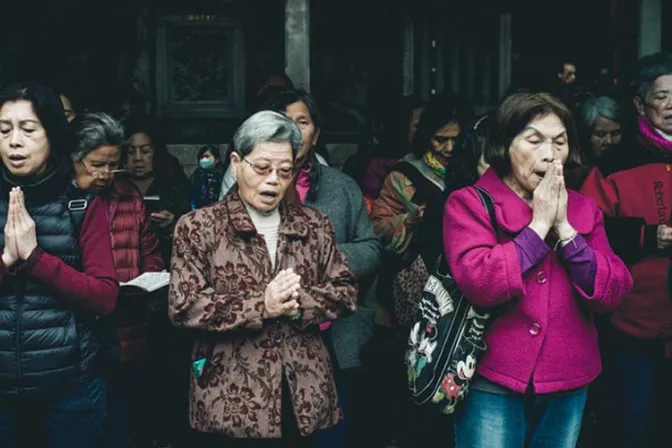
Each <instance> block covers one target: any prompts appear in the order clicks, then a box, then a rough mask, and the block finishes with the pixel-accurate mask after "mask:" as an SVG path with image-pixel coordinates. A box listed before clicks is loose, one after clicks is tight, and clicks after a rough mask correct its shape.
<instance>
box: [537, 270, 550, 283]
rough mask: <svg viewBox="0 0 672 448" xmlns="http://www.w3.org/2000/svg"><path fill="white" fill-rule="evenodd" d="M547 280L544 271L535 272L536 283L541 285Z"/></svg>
mask: <svg viewBox="0 0 672 448" xmlns="http://www.w3.org/2000/svg"><path fill="white" fill-rule="evenodd" d="M547 281H548V278H547V277H546V273H545V272H544V271H539V272H538V273H537V283H539V284H540V285H543V284H544V283H546V282H547Z"/></svg>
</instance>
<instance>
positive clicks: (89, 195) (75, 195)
mask: <svg viewBox="0 0 672 448" xmlns="http://www.w3.org/2000/svg"><path fill="white" fill-rule="evenodd" d="M95 196H96V195H95V193H93V192H92V191H88V190H81V189H79V188H71V189H69V190H68V197H69V199H70V200H69V201H68V211H69V212H70V219H71V220H72V225H73V227H74V228H75V236H76V237H77V240H78V242H79V233H80V231H81V230H82V222H84V216H86V210H87V209H88V208H89V204H90V203H91V201H92V200H93V198H94V197H95Z"/></svg>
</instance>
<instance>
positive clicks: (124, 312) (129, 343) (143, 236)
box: [102, 180, 164, 362]
mask: <svg viewBox="0 0 672 448" xmlns="http://www.w3.org/2000/svg"><path fill="white" fill-rule="evenodd" d="M102 197H103V199H104V200H105V202H106V205H107V221H108V224H109V227H110V236H111V239H112V255H113V258H114V267H115V269H116V271H117V280H118V281H120V282H127V281H129V280H131V279H133V278H135V277H137V276H138V275H140V274H142V273H143V272H158V271H161V270H162V269H163V267H164V266H163V260H162V259H161V251H160V249H159V240H158V238H157V236H156V234H155V233H154V232H153V231H152V230H151V221H150V219H149V216H148V215H147V210H146V209H145V203H144V201H143V199H142V194H141V193H140V191H139V190H138V189H137V188H136V187H135V185H133V184H132V183H130V182H127V181H122V180H117V181H115V182H114V183H113V184H112V185H111V186H110V187H109V188H108V189H107V190H106V191H104V192H103V194H102ZM113 319H114V321H115V324H116V326H117V336H118V338H119V342H120V344H121V357H122V361H124V362H126V361H134V360H140V359H143V358H144V357H145V355H146V348H147V333H148V323H147V298H146V297H145V296H128V295H124V294H123V293H122V294H121V295H120V297H119V300H118V302H117V308H116V309H115V311H114V314H113Z"/></svg>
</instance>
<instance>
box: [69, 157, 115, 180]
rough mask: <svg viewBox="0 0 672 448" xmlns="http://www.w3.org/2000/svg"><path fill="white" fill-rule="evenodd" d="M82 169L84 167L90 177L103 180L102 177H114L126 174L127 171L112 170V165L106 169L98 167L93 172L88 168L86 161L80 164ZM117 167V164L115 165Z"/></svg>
mask: <svg viewBox="0 0 672 448" xmlns="http://www.w3.org/2000/svg"><path fill="white" fill-rule="evenodd" d="M79 163H80V164H81V165H82V167H84V170H85V171H86V173H87V174H88V175H89V176H92V177H96V178H101V177H112V176H114V175H115V174H117V173H125V172H126V170H121V169H116V168H115V169H110V165H106V166H105V167H96V168H95V169H93V170H91V169H89V167H87V166H86V163H84V161H83V160H82V161H80V162H79ZM115 165H116V164H115Z"/></svg>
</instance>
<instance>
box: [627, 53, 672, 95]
mask: <svg viewBox="0 0 672 448" xmlns="http://www.w3.org/2000/svg"><path fill="white" fill-rule="evenodd" d="M665 75H672V54H670V53H662V52H661V53H655V54H651V55H648V56H644V57H643V58H641V59H640V60H639V61H638V62H637V68H636V69H635V74H634V75H633V77H632V80H631V81H630V87H631V88H632V89H633V90H634V91H635V95H637V96H638V97H640V98H641V99H642V100H644V99H645V98H646V94H647V93H648V92H649V89H650V88H651V86H652V85H653V83H654V82H656V79H658V78H660V77H661V76H665Z"/></svg>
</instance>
